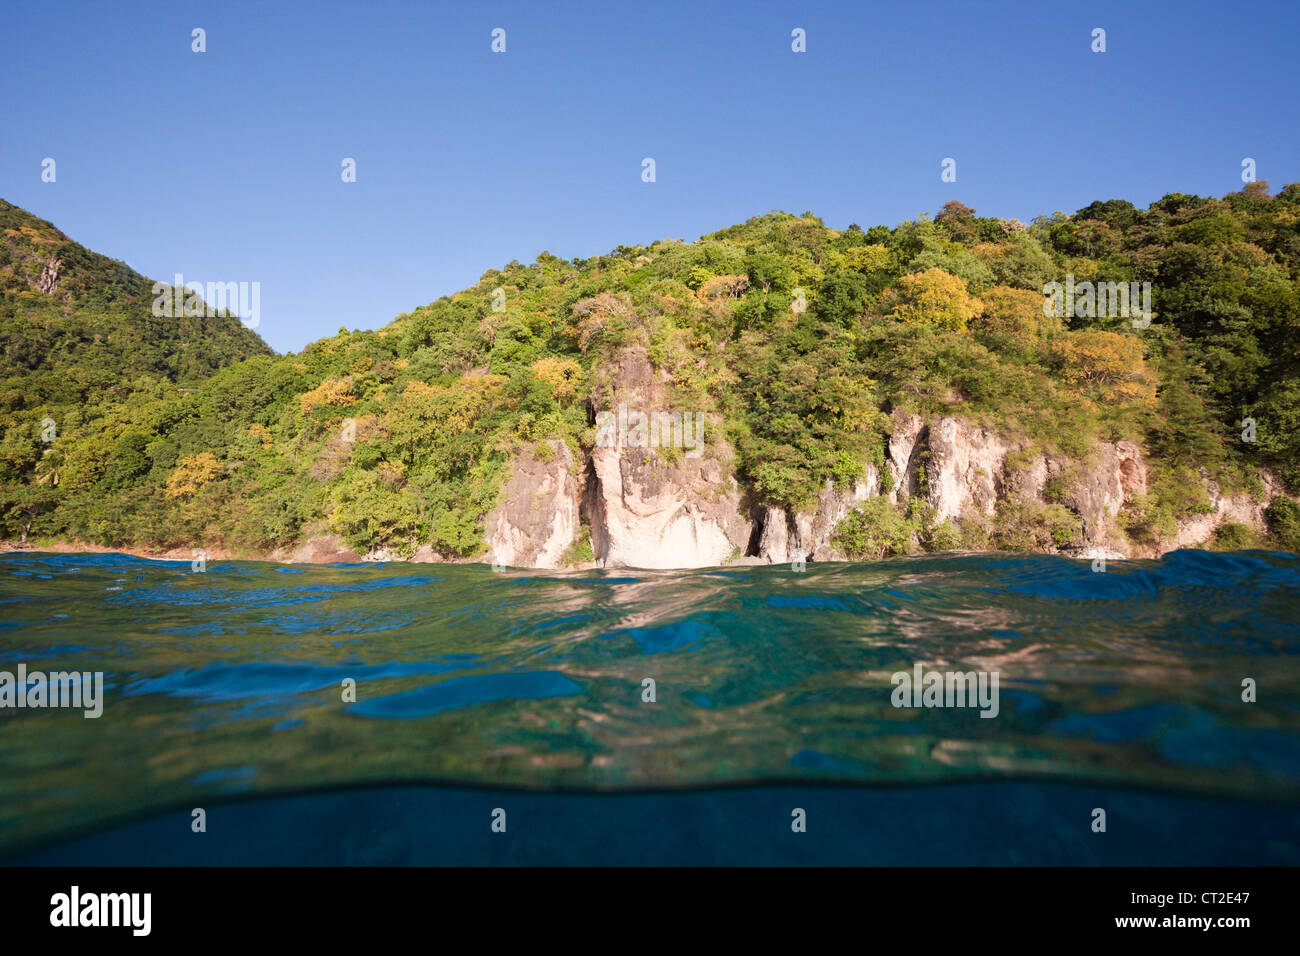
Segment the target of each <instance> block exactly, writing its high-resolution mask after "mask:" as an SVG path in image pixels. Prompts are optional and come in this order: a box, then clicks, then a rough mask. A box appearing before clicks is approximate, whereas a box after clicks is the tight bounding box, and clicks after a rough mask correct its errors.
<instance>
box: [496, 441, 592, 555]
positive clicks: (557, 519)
mask: <svg viewBox="0 0 1300 956" xmlns="http://www.w3.org/2000/svg"><path fill="white" fill-rule="evenodd" d="M547 444H548V445H549V447H550V449H551V452H552V458H551V460H550V461H543V460H541V459H539V458H538V457H537V455H536V453H535V452H534V451H533V449H532V448H525V449H524V450H523V451H522V452H521V453H520V454H519V457H518V458H517V459H516V461H515V470H514V474H513V475H511V477H510V480H509V481H508V482H507V483H506V488H505V493H504V495H503V497H502V504H501V505H500V506H499V507H498V508H497V509H496V510H495V511H493V512H492V513H491V514H490V515H488V518H487V522H486V527H487V531H488V535H487V538H488V541H487V543H488V548H489V549H490V551H491V555H490V557H491V558H492V559H493V560H495V561H497V562H499V563H501V564H505V565H508V566H510V567H520V568H558V567H561V566H562V564H563V559H564V557H565V554H566V552H567V551H568V550H569V547H570V546H571V545H572V544H573V542H574V541H575V540H576V539H577V536H578V524H579V521H578V483H577V481H576V480H575V478H574V477H573V455H572V453H571V452H570V451H569V447H568V445H566V444H565V443H564V442H562V441H551V442H548V443H547Z"/></svg>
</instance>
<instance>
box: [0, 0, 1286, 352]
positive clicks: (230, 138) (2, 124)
mask: <svg viewBox="0 0 1300 956" xmlns="http://www.w3.org/2000/svg"><path fill="white" fill-rule="evenodd" d="M0 24H3V30H0V92H2V93H3V100H2V101H3V109H2V111H0V196H2V197H3V198H5V199H8V200H9V201H10V202H14V203H17V204H18V205H20V206H23V207H24V208H26V209H29V210H31V211H32V212H34V213H35V214H36V215H38V216H40V217H41V218H44V219H48V220H50V221H51V222H53V223H54V224H55V225H56V226H58V227H59V228H60V229H62V230H63V231H64V232H66V233H67V234H68V235H69V236H71V237H72V238H73V239H76V240H77V241H79V242H81V243H83V244H85V245H87V246H89V247H90V248H92V249H94V250H96V251H98V252H102V253H104V254H106V255H110V256H113V257H114V258H119V259H123V260H125V261H126V262H127V263H129V264H130V265H131V266H132V267H134V268H135V269H137V270H138V271H140V272H142V273H144V274H146V275H148V276H150V277H153V278H156V279H164V280H167V281H170V280H171V277H172V276H173V275H174V274H175V273H177V272H180V273H183V274H184V276H185V278H186V280H187V281H200V282H209V281H223V282H224V281H248V282H253V281H256V282H260V283H261V288H262V300H261V313H262V318H261V326H260V327H259V329H258V331H259V332H260V333H261V334H262V336H263V337H264V338H265V339H266V340H267V341H268V342H269V343H270V344H271V345H272V346H273V347H274V348H275V349H277V350H278V351H296V350H298V349H301V348H302V347H303V346H304V345H306V344H307V343H308V342H310V341H312V340H313V339H315V338H318V337H320V336H322V335H330V334H333V333H334V332H335V331H337V330H338V329H339V328H340V327H343V326H346V327H347V328H377V327H379V326H382V325H384V324H385V323H387V322H388V321H390V320H391V319H392V318H393V317H394V316H395V315H397V314H399V313H401V312H406V311H410V310H411V309H412V308H414V307H416V306H418V305H421V304H423V303H426V302H429V301H431V300H433V299H435V298H437V297H439V296H441V295H445V294H447V293H450V292H453V291H455V290H457V289H461V288H464V287H465V286H467V285H470V284H472V283H473V282H475V281H476V280H477V278H478V277H479V276H480V275H481V274H482V273H483V272H484V271H485V270H486V269H488V268H490V267H494V266H496V267H499V266H502V265H504V264H505V263H506V262H508V261H510V260H511V259H518V260H520V261H521V262H529V261H532V259H533V258H535V256H536V255H537V253H539V252H541V251H542V250H548V251H550V252H552V253H554V254H556V255H560V256H563V257H565V258H572V257H575V256H583V257H585V256H589V255H593V254H597V253H602V252H608V251H609V250H610V249H612V248H613V247H615V246H617V245H619V244H621V243H628V244H634V243H645V242H652V241H654V240H656V239H660V238H664V237H667V236H675V237H679V238H684V239H694V238H697V237H698V236H700V235H701V234H703V233H707V232H712V231H714V230H716V229H720V228H723V227H725V226H728V225H731V224H733V223H736V222H740V221H743V220H745V219H747V218H749V217H751V216H755V215H760V214H762V213H765V212H768V211H769V210H772V209H784V210H787V211H790V212H795V213H799V212H803V211H804V210H808V209H811V210H812V211H813V212H815V213H817V214H818V215H820V216H822V217H823V218H824V219H825V220H826V222H827V224H828V225H831V226H835V227H841V228H842V227H843V226H846V225H848V224H849V223H850V222H857V223H859V224H860V225H862V226H863V227H864V228H866V227H868V226H871V225H874V224H876V223H885V224H887V225H894V224H896V223H897V222H899V221H900V220H903V219H910V218H914V217H915V216H917V215H918V214H919V213H921V212H924V211H929V212H935V211H937V210H938V209H939V208H940V207H941V206H942V205H943V203H944V202H946V201H947V200H949V199H960V200H961V201H963V202H965V203H966V204H967V205H970V206H973V207H975V208H976V209H977V210H978V211H979V213H980V214H982V215H995V216H1001V217H1016V218H1020V219H1023V220H1029V219H1031V218H1032V217H1034V216H1036V215H1040V214H1050V213H1051V212H1052V211H1054V210H1057V209H1062V210H1065V211H1067V212H1069V211H1073V210H1075V209H1077V208H1079V207H1081V206H1084V205H1086V204H1087V203H1089V202H1091V201H1093V200H1095V199H1112V198H1123V199H1128V200H1131V201H1132V202H1134V203H1137V204H1139V205H1143V206H1144V205H1146V204H1148V203H1150V202H1151V201H1153V200H1155V199H1158V198H1159V197H1160V196H1162V195H1164V194H1165V193H1168V192H1190V193H1198V194H1201V195H1216V196H1218V195H1223V194H1224V193H1227V192H1232V191H1235V190H1238V189H1240V188H1241V185H1242V182H1241V162H1242V159H1243V158H1245V157H1251V158H1253V159H1254V160H1256V163H1257V169H1258V176H1259V178H1261V179H1267V180H1269V181H1270V183H1271V184H1272V186H1273V188H1274V189H1275V190H1276V189H1277V188H1280V187H1281V186H1282V185H1283V184H1285V183H1288V182H1293V181H1296V180H1300V122H1298V120H1300V67H1298V66H1297V61H1296V55H1295V49H1296V38H1297V36H1298V35H1300V2H1298V0H1279V2H1262V3H1250V2H1218V3H1195V2H1183V3H1174V2H1141V0H1123V2H1113V3H1112V2H1074V0H1061V2H1052V0H1045V2H1041V3H1030V2H1011V0H1008V2H972V0H961V2H944V3H938V2H925V3H912V2H907V0H897V2H889V3H878V2H866V0H853V2H845V3H808V2H787V3H770V2H763V3H754V2H736V3H710V2H706V0H692V2H676V0H648V2H637V3H629V2H621V0H601V2H592V3H565V2H560V0H554V2H553V0H545V2H543V0H533V2H529V3H457V4H449V3H438V2H403V3H398V2H381V0H366V2H358V3H339V2H316V3H277V2H270V0H268V2H237V0H236V2H232V0H220V2H170V3H153V2H133V0H114V2H105V0H83V2H51V0H43V2H40V3H18V2H10V3H7V4H6V5H5V8H4V11H3V14H0ZM195 27H201V28H203V29H204V30H206V43H207V52H205V53H202V54H199V53H194V52H192V51H191V43H192V39H191V31H192V30H193V29H194V28H195ZM497 27H500V28H503V29H504V30H505V31H506V52H505V53H503V54H494V53H493V52H492V51H491V43H492V37H491V32H492V30H493V29H494V28H497ZM796 27H798V28H802V29H803V30H805V31H806V36H807V41H806V42H807V52H806V53H794V52H793V51H792V50H791V43H792V40H791V31H792V30H793V29H795V28H796ZM1097 27H1100V28H1103V29H1105V31H1106V52H1105V53H1093V52H1092V50H1091V46H1092V42H1093V40H1092V31H1093V29H1094V28H1097ZM46 157H51V158H53V159H54V160H55V161H56V163H57V167H56V169H57V180H56V181H55V182H53V183H45V182H42V181H41V170H42V167H41V163H42V160H43V159H44V158H46ZM345 157H351V158H353V159H355V160H356V164H357V181H356V182H355V183H344V182H342V179H341V175H340V173H341V163H342V161H343V159H344V158H345ZM645 157H652V158H653V159H654V160H655V163H656V176H657V180H656V182H654V183H645V182H642V178H641V171H642V165H641V163H642V159H644V158H645ZM946 157H951V158H953V159H955V160H956V162H957V167H956V172H957V181H956V182H955V183H944V182H941V181H940V172H941V168H940V164H941V162H942V160H943V159H944V158H946Z"/></svg>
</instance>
